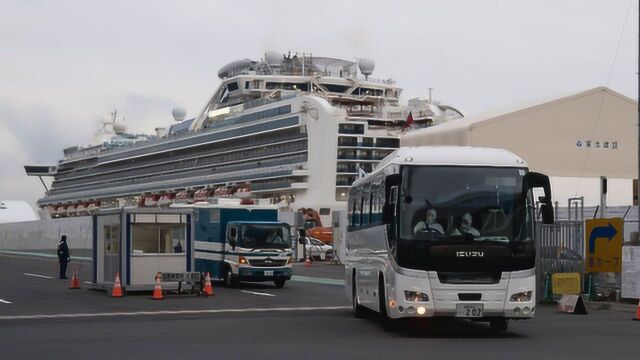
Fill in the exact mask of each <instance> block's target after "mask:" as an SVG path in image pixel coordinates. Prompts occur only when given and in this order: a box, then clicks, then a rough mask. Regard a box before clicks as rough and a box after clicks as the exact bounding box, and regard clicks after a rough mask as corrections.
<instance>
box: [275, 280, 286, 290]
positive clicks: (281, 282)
mask: <svg viewBox="0 0 640 360" xmlns="http://www.w3.org/2000/svg"><path fill="white" fill-rule="evenodd" d="M286 281H287V280H286V279H275V280H273V283H274V284H275V285H276V287H277V288H278V289H282V287H284V283H285V282H286Z"/></svg>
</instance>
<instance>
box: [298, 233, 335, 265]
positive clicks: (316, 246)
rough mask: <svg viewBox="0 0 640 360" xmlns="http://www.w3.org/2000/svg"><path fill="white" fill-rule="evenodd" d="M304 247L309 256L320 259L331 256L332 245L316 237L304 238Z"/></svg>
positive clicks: (326, 258)
mask: <svg viewBox="0 0 640 360" xmlns="http://www.w3.org/2000/svg"><path fill="white" fill-rule="evenodd" d="M305 249H306V252H307V254H308V255H309V257H311V258H314V259H320V260H328V259H331V258H332V257H333V247H331V245H327V244H325V243H323V242H322V241H320V240H318V239H314V238H311V237H307V238H305Z"/></svg>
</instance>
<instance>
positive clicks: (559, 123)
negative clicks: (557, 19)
mask: <svg viewBox="0 0 640 360" xmlns="http://www.w3.org/2000/svg"><path fill="white" fill-rule="evenodd" d="M637 136H638V128H637V103H636V101H634V100H633V99H631V98H628V97H626V96H624V95H621V94H619V93H617V92H615V91H613V90H611V89H609V88H606V87H597V88H594V89H590V90H587V91H583V92H579V93H576V94H572V95H569V96H564V97H560V98H555V99H552V100H550V101H542V102H536V103H530V104H525V105H519V106H514V107H512V108H510V109H503V110H499V111H494V112H491V113H487V114H483V115H478V116H469V117H465V118H463V119H459V120H453V121H450V122H447V123H444V124H440V125H436V126H433V127H430V128H426V129H420V130H416V131H413V132H410V133H408V134H407V135H405V136H404V137H403V138H401V146H423V145H460V146H480V147H496V148H504V149H507V150H510V151H512V152H514V153H515V154H517V155H519V156H520V157H522V158H523V159H525V160H526V161H527V163H528V164H529V167H530V168H531V169H532V170H534V171H539V172H542V173H545V174H547V175H549V176H550V177H551V181H552V187H553V192H554V199H555V200H557V201H559V204H560V206H567V202H568V199H569V198H571V197H579V196H584V204H585V205H586V206H592V205H596V204H598V203H599V200H600V176H606V177H607V178H608V183H609V186H608V188H609V191H608V200H607V203H608V205H610V206H616V205H618V206H619V205H632V203H633V179H635V178H637V164H638V158H637V145H638V142H637Z"/></svg>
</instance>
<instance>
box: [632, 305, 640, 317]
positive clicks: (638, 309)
mask: <svg viewBox="0 0 640 360" xmlns="http://www.w3.org/2000/svg"><path fill="white" fill-rule="evenodd" d="M633 320H638V321H640V301H638V307H637V308H636V317H634V318H633Z"/></svg>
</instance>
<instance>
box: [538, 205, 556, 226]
mask: <svg viewBox="0 0 640 360" xmlns="http://www.w3.org/2000/svg"><path fill="white" fill-rule="evenodd" d="M540 213H541V214H542V223H543V224H553V218H554V216H553V206H551V204H542V205H541V206H540Z"/></svg>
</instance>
